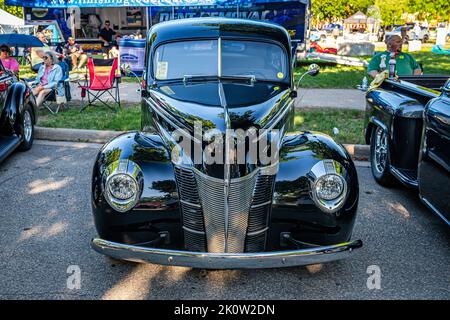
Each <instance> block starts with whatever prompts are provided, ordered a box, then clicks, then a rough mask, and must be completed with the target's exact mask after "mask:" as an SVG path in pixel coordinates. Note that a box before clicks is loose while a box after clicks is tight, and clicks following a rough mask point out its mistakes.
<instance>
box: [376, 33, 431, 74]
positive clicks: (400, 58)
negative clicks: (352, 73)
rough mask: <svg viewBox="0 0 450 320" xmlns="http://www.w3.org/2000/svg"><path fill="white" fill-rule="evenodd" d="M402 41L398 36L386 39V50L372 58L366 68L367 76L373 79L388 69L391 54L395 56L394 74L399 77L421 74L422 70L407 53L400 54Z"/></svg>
mask: <svg viewBox="0 0 450 320" xmlns="http://www.w3.org/2000/svg"><path fill="white" fill-rule="evenodd" d="M402 45H403V40H402V38H401V37H400V36H398V35H392V36H389V37H386V47H387V50H386V51H384V52H381V53H377V54H376V55H374V56H373V58H372V60H370V62H369V66H368V67H367V72H368V74H369V75H370V76H371V77H373V78H375V77H376V76H377V74H379V73H380V72H382V71H384V70H388V69H389V60H390V58H391V53H394V54H395V61H396V67H395V68H396V72H397V75H399V76H411V75H420V74H422V69H421V68H420V65H419V64H418V63H417V61H416V60H415V59H414V57H413V56H412V55H410V54H409V53H404V52H402Z"/></svg>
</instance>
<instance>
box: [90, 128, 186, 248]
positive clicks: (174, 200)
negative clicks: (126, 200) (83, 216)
mask: <svg viewBox="0 0 450 320" xmlns="http://www.w3.org/2000/svg"><path fill="white" fill-rule="evenodd" d="M119 160H130V161H132V162H134V163H135V164H136V165H137V166H138V167H139V168H140V169H141V170H142V173H143V175H144V179H143V181H144V184H143V190H142V194H141V196H140V199H139V201H138V203H137V204H136V206H135V207H134V208H133V209H132V210H130V211H127V212H124V213H122V212H118V211H116V210H114V209H113V208H112V207H111V206H110V205H109V204H108V203H107V201H106V199H105V197H104V194H103V185H102V184H103V180H102V178H103V174H104V172H105V170H106V169H107V168H108V167H109V166H110V165H111V164H112V163H114V162H116V161H119ZM91 187H92V189H91V191H92V193H91V203H92V209H93V214H94V221H95V225H96V228H97V231H98V233H99V235H100V237H102V238H103V239H108V240H110V241H119V242H124V243H128V244H133V243H140V242H147V241H151V240H152V237H153V236H155V237H157V235H158V230H160V229H161V230H170V229H171V228H172V227H171V226H172V225H173V223H168V224H167V222H169V221H170V222H173V221H176V220H179V219H180V215H179V210H178V196H177V191H176V190H177V189H176V184H175V176H174V172H173V165H172V162H171V161H170V158H169V154H168V152H167V150H166V146H165V144H164V143H163V141H162V140H161V138H160V137H159V136H158V135H144V134H142V133H139V132H129V133H125V134H122V135H120V136H118V137H116V138H114V139H112V140H111V141H109V142H108V143H107V144H105V145H104V146H103V148H102V149H101V150H100V152H99V153H98V155H97V158H96V160H95V164H94V168H93V174H92V186H91ZM144 229H145V230H144ZM149 230H150V231H152V230H154V232H149ZM144 231H145V232H144ZM178 233H179V232H178ZM174 234H176V232H174Z"/></svg>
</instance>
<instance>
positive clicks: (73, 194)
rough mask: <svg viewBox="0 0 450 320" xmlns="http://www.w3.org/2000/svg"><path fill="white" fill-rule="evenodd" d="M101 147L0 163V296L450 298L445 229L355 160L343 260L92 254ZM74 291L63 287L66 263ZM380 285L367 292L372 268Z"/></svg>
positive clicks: (64, 146) (44, 148)
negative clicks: (167, 261)
mask: <svg viewBox="0 0 450 320" xmlns="http://www.w3.org/2000/svg"><path fill="white" fill-rule="evenodd" d="M98 147H99V146H98V145H93V144H77V143H55V142H53V143H51V142H45V141H36V143H35V145H34V146H33V148H32V150H30V151H29V152H26V153H20V152H16V153H14V154H13V155H12V156H10V157H9V158H8V159H7V160H6V161H5V162H4V163H2V164H1V165H0V299H408V298H410V299H431V298H435V299H450V272H449V267H450V230H449V229H448V228H447V227H446V226H445V225H444V224H443V223H441V221H440V220H439V219H438V218H436V217H435V216H434V215H433V214H432V213H431V212H429V211H428V210H427V209H426V208H425V207H424V206H423V205H422V204H421V202H420V201H419V200H418V198H417V196H416V195H415V194H414V193H413V192H411V191H408V190H404V189H401V188H398V189H385V188H382V187H380V186H379V185H377V184H376V183H375V181H374V180H373V179H372V176H371V174H370V169H369V168H368V166H367V163H359V165H358V172H359V179H360V189H361V190H360V197H361V200H360V206H359V216H358V218H357V222H356V225H355V233H354V238H355V239H356V238H358V239H362V240H363V242H364V246H363V248H362V249H360V250H359V251H358V252H355V253H354V255H353V256H352V257H351V258H350V259H347V260H342V261H337V262H333V263H329V264H324V265H314V266H309V267H295V268H287V269H273V270H244V271H241V270H233V271H230V270H221V271H205V270H196V269H190V268H181V267H165V266H158V265H146V264H134V263H128V262H113V261H111V260H109V259H107V258H105V257H103V256H101V255H99V254H97V253H95V252H94V251H93V250H91V248H90V245H89V242H90V239H91V238H92V237H93V236H95V228H94V224H93V221H92V218H91V212H90V203H89V198H90V191H89V188H90V186H89V185H90V176H91V167H92V164H93V161H94V157H95V155H96V152H97V149H98ZM73 265H76V266H78V267H79V268H80V270H81V283H80V284H81V287H80V288H79V289H78V288H74V289H69V288H68V287H67V279H68V276H69V274H68V273H67V270H68V268H69V266H73ZM374 265H375V266H378V267H379V268H380V270H381V280H380V289H369V288H368V287H367V279H368V277H369V274H368V273H367V270H368V268H369V269H371V268H373V267H370V266H374Z"/></svg>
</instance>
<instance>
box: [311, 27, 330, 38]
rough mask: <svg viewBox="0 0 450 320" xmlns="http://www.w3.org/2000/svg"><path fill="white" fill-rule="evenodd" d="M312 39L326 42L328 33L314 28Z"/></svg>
mask: <svg viewBox="0 0 450 320" xmlns="http://www.w3.org/2000/svg"><path fill="white" fill-rule="evenodd" d="M310 37H312V38H315V39H318V40H322V41H324V40H325V39H326V38H327V32H326V31H325V30H318V29H316V28H312V29H311V33H310Z"/></svg>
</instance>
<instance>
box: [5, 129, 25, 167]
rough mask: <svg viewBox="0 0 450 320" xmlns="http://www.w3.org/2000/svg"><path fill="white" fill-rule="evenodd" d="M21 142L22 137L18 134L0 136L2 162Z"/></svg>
mask: <svg viewBox="0 0 450 320" xmlns="http://www.w3.org/2000/svg"><path fill="white" fill-rule="evenodd" d="M21 143H22V139H20V137H18V136H16V135H12V136H8V137H3V136H0V162H2V161H3V160H5V159H6V157H7V156H9V155H10V154H11V153H12V152H13V151H14V150H15V149H16V148H17V147H18V146H19V145H20V144H21Z"/></svg>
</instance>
